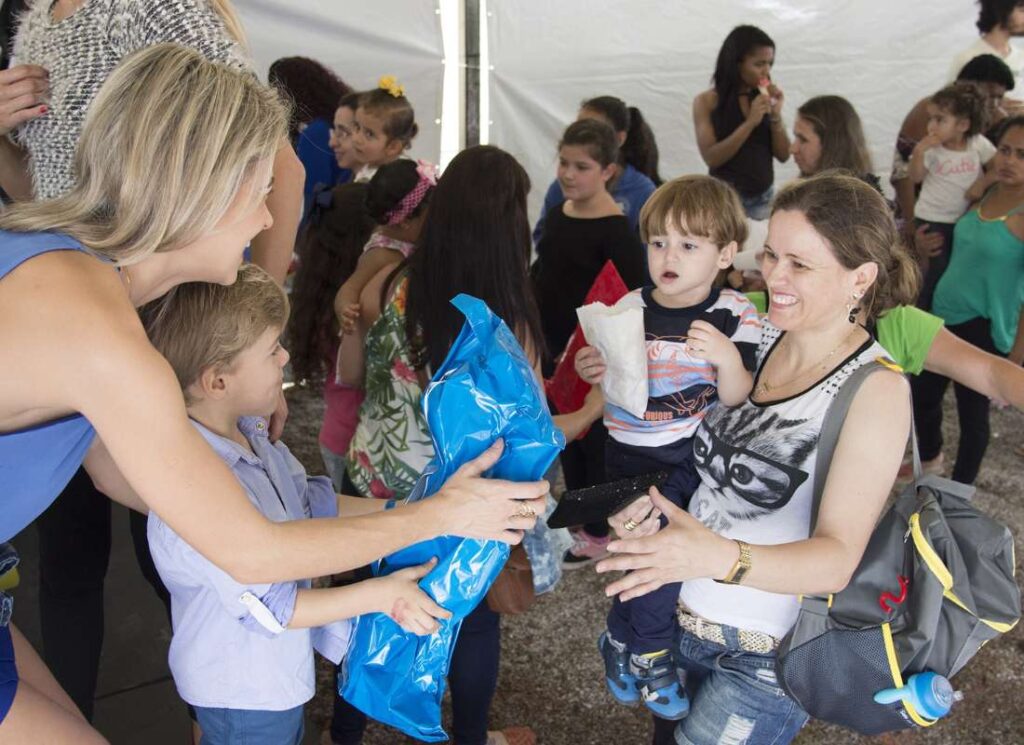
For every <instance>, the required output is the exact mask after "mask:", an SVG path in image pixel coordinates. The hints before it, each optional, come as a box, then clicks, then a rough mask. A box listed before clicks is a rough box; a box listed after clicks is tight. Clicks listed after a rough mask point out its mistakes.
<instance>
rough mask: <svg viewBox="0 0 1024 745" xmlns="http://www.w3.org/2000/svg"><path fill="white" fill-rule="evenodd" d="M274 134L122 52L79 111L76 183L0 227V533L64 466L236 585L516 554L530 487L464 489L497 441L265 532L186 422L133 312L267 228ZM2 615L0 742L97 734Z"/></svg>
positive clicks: (267, 117) (255, 101)
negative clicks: (439, 473) (510, 547)
mask: <svg viewBox="0 0 1024 745" xmlns="http://www.w3.org/2000/svg"><path fill="white" fill-rule="evenodd" d="M286 123H287V112H286V110H285V108H284V107H283V106H282V104H281V103H280V101H279V100H278V98H277V97H276V95H275V94H274V93H273V92H272V91H271V90H270V89H269V88H267V87H265V86H262V85H260V84H259V83H257V82H256V80H255V79H254V78H252V77H251V76H249V75H247V74H244V73H239V72H237V71H234V70H231V69H229V68H228V67H226V66H224V65H219V64H215V63H211V62H208V61H207V60H205V59H204V58H203V57H202V56H201V55H200V54H199V53H197V52H195V51H192V50H189V49H186V48H184V47H180V46H176V45H166V44H165V45H157V46H154V47H151V48H149V49H146V50H143V51H141V52H137V53H134V54H133V55H131V56H129V57H128V58H126V60H125V61H124V62H123V63H122V64H121V66H120V67H118V68H117V69H116V70H115V71H114V72H113V73H112V74H111V75H110V76H109V78H108V80H107V82H106V83H105V84H104V86H103V87H102V89H101V90H100V92H99V93H98V94H97V96H96V99H95V101H94V102H93V104H92V106H91V107H90V110H89V115H88V117H87V118H86V122H85V124H84V127H83V131H82V137H81V140H80V143H79V148H78V151H77V153H76V158H75V169H76V173H77V174H78V176H79V181H78V184H77V185H76V186H75V187H74V188H73V189H72V190H71V191H70V192H68V193H67V194H66V195H64V196H63V197H60V198H58V199H55V200H52V201H50V202H45V203H43V202H31V203H26V204H23V205H16V206H14V207H13V208H12V209H11V210H9V212H8V213H7V214H6V215H5V216H4V217H3V218H2V219H0V277H2V280H0V318H2V319H3V321H2V322H0V349H3V350H4V355H5V357H4V364H3V365H2V369H3V371H4V384H3V385H2V386H0V432H3V433H4V434H2V435H0V473H2V474H4V478H5V481H4V484H3V487H4V496H5V501H4V506H3V509H2V510H0V540H9V539H10V538H11V537H13V536H14V535H15V534H16V533H18V532H19V531H20V530H21V529H22V528H24V527H25V526H26V525H27V524H28V523H29V522H30V521H31V520H32V519H33V518H34V517H35V516H36V515H38V514H39V513H40V512H41V511H42V510H44V509H45V508H46V507H47V505H48V504H49V503H50V502H51V501H52V500H53V499H54V497H55V496H56V495H57V494H58V493H59V492H60V490H61V489H62V488H63V487H64V484H65V483H66V481H67V479H68V478H70V476H71V474H72V473H74V471H75V470H76V469H77V468H78V465H79V464H80V463H83V462H84V465H85V468H86V469H87V471H88V472H89V474H90V476H91V477H92V478H93V479H94V480H95V481H96V482H97V484H98V485H99V487H100V489H101V490H102V491H103V492H105V493H107V494H109V495H111V497H112V498H114V499H116V500H117V501H120V502H122V503H124V504H127V505H129V506H133V507H135V508H137V509H143V510H144V509H146V508H147V507H148V508H151V509H152V510H153V511H155V512H156V513H157V514H158V515H159V516H160V517H161V518H162V519H163V520H164V522H166V523H167V524H168V525H169V526H171V528H172V529H173V530H175V532H177V533H178V534H179V535H181V536H182V538H184V539H185V540H186V541H188V542H189V543H190V544H191V545H193V546H195V547H196V548H197V549H198V550H199V551H200V552H201V553H202V554H203V555H204V556H206V557H207V558H208V559H209V560H211V561H213V562H214V563H215V564H217V565H218V566H219V567H221V568H222V569H223V570H225V571H226V572H228V573H229V574H230V575H232V576H233V577H234V578H235V579H236V580H238V581H240V582H244V583H264V582H275V581H279V580H294V579H298V578H304V577H312V576H320V575H325V574H330V573H333V572H337V571H342V570H345V569H349V568H353V567H356V566H362V565H364V564H366V563H368V562H370V561H372V560H374V559H377V558H379V557H380V556H382V555H383V554H386V553H389V552H391V551H393V550H395V549H397V548H399V547H401V546H405V545H408V544H411V543H413V542H415V541H418V540H422V539H426V538H429V537H433V536H437V535H440V534H454V535H466V536H474V537H488V538H496V539H500V540H506V541H509V542H515V541H517V540H518V539H519V537H520V533H519V532H518V531H522V530H525V529H528V528H530V527H531V526H532V525H533V524H534V522H535V515H536V513H538V512H540V511H541V510H542V508H543V500H542V499H541V496H542V495H543V494H544V493H545V490H546V488H547V485H546V484H543V483H532V484H510V483H507V482H499V481H491V480H486V479H483V478H481V477H480V474H481V473H482V472H483V471H484V470H485V469H486V468H488V467H489V466H490V465H491V464H493V463H494V461H495V460H496V458H497V457H498V455H499V454H500V446H496V447H495V448H492V449H491V450H490V451H488V453H486V454H485V455H484V456H482V457H481V458H479V459H478V460H477V461H475V462H473V463H471V464H468V465H467V466H466V467H465V468H463V469H462V470H461V471H460V472H459V473H458V474H456V475H455V476H454V477H453V478H452V479H451V480H450V481H449V482H448V483H447V484H446V485H445V487H444V488H443V489H442V491H441V492H440V493H439V494H438V495H436V496H435V497H433V498H431V499H429V500H426V501H425V502H422V503H420V504H416V505H410V506H404V507H400V508H398V509H393V510H388V511H384V507H385V503H384V502H382V501H370V500H367V501H365V502H362V503H361V504H364V505H365V509H364V510H362V514H349V515H347V516H345V519H343V520H339V519H322V520H308V521H302V522H301V523H281V524H278V523H271V522H269V521H267V520H266V519H264V518H263V517H262V516H260V515H259V514H258V513H257V512H256V510H255V509H254V508H253V506H252V504H251V503H250V502H249V501H248V499H247V498H246V497H245V494H244V493H243V492H242V490H241V488H240V486H239V484H238V481H237V480H236V479H235V478H234V477H233V476H232V474H231V472H230V471H229V470H228V469H227V468H225V466H224V464H223V462H222V461H221V460H220V459H219V458H218V457H217V456H216V455H215V454H214V452H213V451H212V450H211V449H210V448H209V447H208V446H207V445H206V444H205V442H204V441H203V440H202V439H201V438H200V437H199V436H198V434H197V432H196V431H195V430H194V428H193V427H191V426H190V425H189V423H188V419H187V417H186V414H185V408H184V402H183V400H182V396H181V391H180V387H179V385H178V381H177V380H176V379H175V377H174V374H173V372H172V371H171V368H170V367H169V366H168V364H167V363H166V362H165V361H164V359H163V358H162V357H160V355H159V354H158V353H157V352H156V351H155V350H154V349H153V347H152V346H151V345H150V344H149V342H148V341H147V339H146V336H145V333H144V331H143V329H142V326H141V324H140V322H139V320H138V317H137V315H136V312H135V307H137V306H139V305H141V304H143V303H145V302H146V301H148V300H152V299H154V298H156V297H159V296H161V295H163V294H164V293H166V292H168V291H169V290H171V289H172V288H173V287H174V286H175V285H177V284H180V283H182V282H189V281H211V282H219V283H224V284H227V283H231V282H233V281H234V279H235V276H236V272H237V269H238V267H239V265H240V263H241V260H242V251H243V249H244V247H245V245H246V244H247V243H248V242H249V240H250V239H251V238H252V236H253V235H255V234H256V233H257V232H259V231H260V230H263V229H264V228H266V227H268V226H269V225H270V224H271V223H272V218H271V216H270V212H269V211H268V209H267V206H266V198H267V194H268V193H269V191H270V187H271V173H272V168H273V159H274V155H275V152H276V151H277V146H278V143H279V142H280V139H281V137H282V135H283V133H284V131H285V126H286ZM40 297H45V298H46V301H45V302H42V303H40V302H39V300H40ZM370 513H375V514H370ZM0 558H2V556H0ZM253 596H254V597H255V598H256V599H257V600H258V597H259V591H258V588H254V591H253ZM240 602H241V600H240ZM250 602H251V599H250ZM247 607H249V606H244V605H240V611H245V609H246V608H247ZM4 610H7V611H9V603H7V602H3V598H0V611H4ZM257 611H258V609H257ZM401 612H402V609H401V608H396V613H398V614H400V613H401ZM8 620H9V612H0V621H2V622H5V625H3V626H0V716H2V723H0V744H3V743H25V742H53V743H64V742H67V743H76V744H83V743H99V742H103V739H102V737H100V735H98V734H97V733H96V732H95V731H93V730H92V729H91V728H90V727H89V725H88V723H87V722H86V720H85V718H84V717H83V716H82V714H81V713H80V712H79V711H78V710H77V709H76V707H75V705H74V704H73V703H72V701H71V700H70V699H69V698H68V696H67V695H66V694H65V693H64V692H63V691H62V690H61V688H60V686H59V685H58V684H57V682H56V681H55V680H54V678H53V677H52V676H51V675H50V673H49V672H48V670H47V669H46V667H45V666H44V665H43V663H42V662H41V661H40V659H39V658H38V657H37V656H36V654H35V653H34V652H33V651H32V649H31V647H30V646H29V645H28V644H27V643H26V641H25V639H24V637H23V636H22V635H21V634H19V633H18V631H17V630H16V629H14V628H13V627H12V626H10V625H6V622H7V621H8ZM19 678H20V680H19ZM4 681H6V682H4Z"/></svg>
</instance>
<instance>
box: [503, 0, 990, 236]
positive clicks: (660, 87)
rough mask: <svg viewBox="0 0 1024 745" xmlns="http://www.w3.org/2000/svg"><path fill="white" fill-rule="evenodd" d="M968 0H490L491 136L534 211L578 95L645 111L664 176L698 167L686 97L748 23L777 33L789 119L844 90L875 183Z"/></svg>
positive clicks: (958, 45)
mask: <svg viewBox="0 0 1024 745" xmlns="http://www.w3.org/2000/svg"><path fill="white" fill-rule="evenodd" d="M977 10H978V6H977V4H976V3H974V2H970V0H956V1H955V2H954V1H953V0H945V1H944V2H940V3H935V2H922V1H921V0H912V1H907V2H881V1H880V0H847V2H842V3H840V2H835V0H715V1H714V2H706V1H703V0H702V1H700V2H698V1H697V0H687V1H686V2H666V0H626V1H623V0H616V1H615V2H602V3H594V2H592V0H559V1H558V2H548V1H547V0H545V1H544V2H538V1H536V0H490V1H489V2H488V4H487V11H488V13H487V19H486V20H487V26H488V31H489V33H488V38H487V41H488V52H489V57H490V59H489V62H490V67H491V69H490V71H489V74H490V117H489V119H490V122H491V123H490V134H489V141H490V142H491V143H493V144H495V145H498V146H500V147H502V148H505V149H506V150H508V151H510V152H511V153H513V154H514V155H515V156H516V157H517V158H519V160H520V162H522V163H523V165H524V166H525V167H526V169H527V171H528V172H529V174H530V178H531V180H532V182H533V189H532V190H531V194H530V214H531V216H532V218H533V219H536V217H537V215H538V214H539V209H540V205H541V203H542V201H543V197H544V193H545V191H546V189H547V187H548V184H549V183H550V182H551V180H552V179H553V178H554V175H555V164H556V158H557V153H556V144H557V142H558V137H559V136H560V134H561V132H562V130H563V129H564V127H565V126H566V125H567V124H568V123H569V122H571V121H572V120H573V119H574V118H575V116H576V111H577V109H578V107H579V104H580V102H581V101H582V100H583V99H585V98H590V97H593V96H597V95H605V94H610V95H615V96H619V97H620V98H622V99H623V100H624V101H626V103H628V104H629V105H631V106H636V107H638V108H639V109H640V110H641V111H642V112H643V114H644V115H645V117H646V118H647V119H648V121H649V122H650V124H651V126H652V128H653V129H654V133H655V136H656V138H657V141H658V147H659V150H660V152H661V167H660V170H661V174H662V176H663V177H665V178H669V177H672V176H678V175H680V174H684V173H706V172H707V167H706V166H705V165H704V163H703V161H701V159H700V154H699V153H698V151H697V145H696V140H695V139H694V128H693V117H692V109H691V106H692V103H693V98H694V96H695V95H696V94H698V93H700V92H701V91H703V90H705V89H706V88H708V87H709V81H710V78H711V74H712V72H713V70H714V65H715V59H716V57H717V55H718V50H719V47H720V46H721V43H722V41H723V40H724V39H725V37H726V35H727V34H728V33H729V31H730V30H731V29H732V28H733V27H734V26H736V25H738V24H741V23H750V24H754V25H756V26H759V27H761V28H762V29H764V30H765V31H766V32H767V33H768V35H769V36H771V37H772V38H773V39H774V41H775V44H776V64H775V69H774V71H773V76H772V77H773V79H774V80H775V81H776V82H777V83H778V85H779V86H780V87H781V88H782V90H783V91H784V94H785V104H784V108H783V116H784V119H785V122H786V125H787V127H789V128H790V130H791V129H792V124H793V118H794V116H795V113H796V109H797V107H798V106H799V105H801V104H802V103H803V102H804V101H806V100H807V99H808V98H810V97H812V96H816V95H821V94H838V95H841V96H844V97H846V98H847V99H849V101H850V102H851V103H852V104H853V105H854V107H855V108H856V109H857V111H858V113H859V114H860V117H861V119H862V120H863V123H864V128H865V134H866V136H867V139H868V143H869V145H870V147H871V153H872V157H873V160H874V166H875V170H876V171H877V172H878V173H879V175H880V176H882V179H883V182H886V183H887V181H888V179H887V174H888V171H889V166H890V164H891V161H892V151H893V145H894V144H895V140H896V133H897V131H898V129H899V126H900V123H901V122H902V120H903V117H904V115H905V114H906V113H907V111H909V110H910V107H911V106H913V104H914V103H916V102H917V101H918V100H919V99H920V98H922V97H923V96H925V95H927V94H929V93H932V92H934V91H935V90H937V89H938V88H940V87H941V86H942V85H943V84H944V83H945V82H946V80H947V76H948V74H949V71H950V65H951V64H952V60H953V57H954V55H955V54H957V53H959V52H960V51H962V50H963V49H965V48H966V47H967V46H968V45H969V44H971V43H972V42H973V41H974V40H975V39H976V38H977V30H976V28H975V26H974V21H975V19H976V18H977ZM796 174H797V171H796V168H795V166H794V165H793V163H792V159H790V161H789V162H788V163H786V164H785V165H782V166H779V164H778V163H776V171H775V178H776V184H777V185H778V184H782V183H785V182H787V181H789V180H790V179H792V178H793V177H795V176H796Z"/></svg>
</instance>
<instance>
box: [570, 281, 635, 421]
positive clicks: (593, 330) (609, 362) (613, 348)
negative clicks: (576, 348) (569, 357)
mask: <svg viewBox="0 0 1024 745" xmlns="http://www.w3.org/2000/svg"><path fill="white" fill-rule="evenodd" d="M576 315H577V317H578V318H579V319H580V327H581V328H582V329H583V334H584V336H586V337H587V343H588V344H590V345H591V346H593V347H597V348H598V349H599V350H600V352H601V356H602V357H604V362H605V366H606V369H605V373H604V378H603V379H602V380H601V390H602V391H604V397H605V400H606V401H608V402H609V403H611V404H614V405H615V406H618V407H620V408H623V409H625V410H626V411H628V412H629V413H630V414H632V415H633V416H635V417H637V418H638V419H643V417H644V412H646V411H647V399H648V397H649V393H648V384H647V346H646V344H645V343H644V309H643V305H642V304H641V303H637V298H636V297H635V296H634V295H632V293H630V294H629V295H626V296H625V297H624V298H623V299H622V300H620V301H619V302H618V303H616V304H615V305H613V306H611V307H608V306H607V305H605V304H604V303H591V304H590V305H584V306H583V307H582V308H577V309H576Z"/></svg>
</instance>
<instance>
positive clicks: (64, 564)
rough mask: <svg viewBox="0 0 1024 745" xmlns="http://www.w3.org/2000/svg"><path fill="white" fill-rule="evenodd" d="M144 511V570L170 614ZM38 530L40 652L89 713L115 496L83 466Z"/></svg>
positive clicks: (140, 518) (137, 525) (139, 552)
mask: <svg viewBox="0 0 1024 745" xmlns="http://www.w3.org/2000/svg"><path fill="white" fill-rule="evenodd" d="M146 520H147V518H146V516H145V515H141V514H139V513H137V512H135V511H132V512H131V523H130V525H131V534H132V542H133V543H134V545H135V556H136V558H137V559H138V562H139V567H140V568H141V569H142V574H143V576H145V578H146V580H147V581H148V582H149V584H150V585H152V586H153V589H154V590H156V593H157V595H158V596H159V597H160V601H161V602H162V603H163V604H164V607H165V608H166V609H167V617H168V619H170V615H171V610H170V608H171V599H170V596H169V595H168V593H167V589H166V588H165V587H164V585H163V582H161V581H160V575H159V574H157V571H156V567H155V566H154V565H153V558H152V556H151V555H150V553H149V542H148V541H147V540H146ZM36 525H37V527H38V529H39V621H40V627H41V629H40V630H41V631H42V636H43V649H42V655H43V659H44V660H45V661H46V664H47V665H48V666H49V667H50V670H51V671H53V675H54V677H55V678H56V679H57V682H58V683H60V685H61V687H63V688H64V690H65V691H67V693H68V695H69V696H70V697H71V700H72V701H74V702H75V705H76V706H78V708H79V709H81V710H82V713H83V714H84V715H85V716H86V718H88V719H91V718H92V712H93V699H94V698H95V696H96V676H97V674H98V672H99V665H100V650H101V649H102V647H103V582H104V578H105V577H106V574H107V565H108V564H109V562H110V500H109V499H108V498H107V497H106V496H105V495H104V494H101V493H100V492H98V491H97V490H96V487H94V486H93V484H92V479H90V478H89V475H88V474H87V473H86V472H85V471H84V470H83V469H79V470H78V471H77V472H76V473H75V475H74V477H73V478H72V479H71V481H70V482H69V483H68V485H67V487H65V489H64V491H63V492H62V493H61V495H60V497H58V498H57V501H55V502H54V503H53V504H52V505H50V507H49V509H47V510H46V512H44V513H43V514H42V515H40V516H39V518H38V519H37V520H36Z"/></svg>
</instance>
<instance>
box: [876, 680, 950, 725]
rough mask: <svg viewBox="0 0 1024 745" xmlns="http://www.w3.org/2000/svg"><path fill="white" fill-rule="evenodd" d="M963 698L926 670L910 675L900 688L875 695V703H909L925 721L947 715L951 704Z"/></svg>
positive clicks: (887, 689)
mask: <svg viewBox="0 0 1024 745" xmlns="http://www.w3.org/2000/svg"><path fill="white" fill-rule="evenodd" d="M963 697H964V694H962V693H961V692H960V691H954V690H953V686H952V685H950V682H949V680H948V679H947V678H945V677H943V676H942V675H939V674H938V673H933V672H932V671H930V670H926V671H925V672H923V673H917V675H911V676H910V678H909V679H908V680H907V683H906V685H904V686H903V687H902V688H886V689H885V690H883V691H879V692H878V693H876V694H875V703H878V704H893V703H896V702H897V701H906V702H909V703H910V704H911V705H912V706H913V707H914V708H915V709H917V711H918V713H919V714H920V715H921V716H923V717H925V718H926V719H940V718H942V717H944V716H946V714H948V713H949V710H950V709H951V708H953V704H954V703H956V702H957V701H959V700H961V699H962V698H963Z"/></svg>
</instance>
